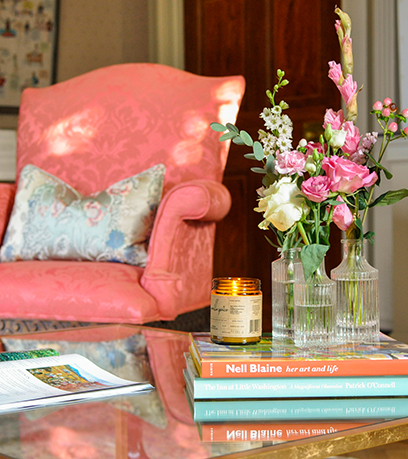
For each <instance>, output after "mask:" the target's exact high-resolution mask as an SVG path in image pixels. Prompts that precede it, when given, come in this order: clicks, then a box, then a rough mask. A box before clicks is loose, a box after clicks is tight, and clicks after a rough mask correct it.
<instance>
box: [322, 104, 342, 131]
mask: <svg viewBox="0 0 408 459" xmlns="http://www.w3.org/2000/svg"><path fill="white" fill-rule="evenodd" d="M343 123H344V113H343V110H341V109H340V110H339V111H338V112H335V111H334V110H332V109H331V108H330V109H328V110H326V113H325V115H324V123H323V128H324V129H326V126H327V125H328V124H330V126H331V127H332V129H334V130H336V131H338V130H340V128H341V126H342V125H343Z"/></svg>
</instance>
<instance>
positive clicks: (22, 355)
mask: <svg viewBox="0 0 408 459" xmlns="http://www.w3.org/2000/svg"><path fill="white" fill-rule="evenodd" d="M57 355H59V353H58V352H57V351H56V350H55V349H33V350H27V351H10V352H0V362H10V361H12V360H26V359H36V358H40V357H52V356H57Z"/></svg>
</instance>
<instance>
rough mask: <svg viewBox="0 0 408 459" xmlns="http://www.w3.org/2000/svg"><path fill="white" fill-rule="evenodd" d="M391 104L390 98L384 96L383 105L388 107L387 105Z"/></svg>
mask: <svg viewBox="0 0 408 459" xmlns="http://www.w3.org/2000/svg"><path fill="white" fill-rule="evenodd" d="M391 104H392V100H391V99H390V98H389V97H386V98H385V99H384V105H385V106H386V107H388V105H391Z"/></svg>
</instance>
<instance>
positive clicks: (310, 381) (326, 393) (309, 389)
mask: <svg viewBox="0 0 408 459" xmlns="http://www.w3.org/2000/svg"><path fill="white" fill-rule="evenodd" d="M192 383H193V391H194V399H232V398H234V399H237V398H240V399H241V398H244V399H245V398H322V397H391V396H403V395H406V394H407V393H408V376H405V377H404V376H380V377H353V378H340V377H337V378H330V379H328V378H296V379H294V378H279V379H277V378H242V379H230V378H225V379H222V378H218V379H203V378H195V379H194V380H193V381H192Z"/></svg>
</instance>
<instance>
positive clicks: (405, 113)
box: [401, 108, 408, 118]
mask: <svg viewBox="0 0 408 459" xmlns="http://www.w3.org/2000/svg"><path fill="white" fill-rule="evenodd" d="M401 115H402V116H404V117H405V118H408V108H404V110H402V113H401Z"/></svg>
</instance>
